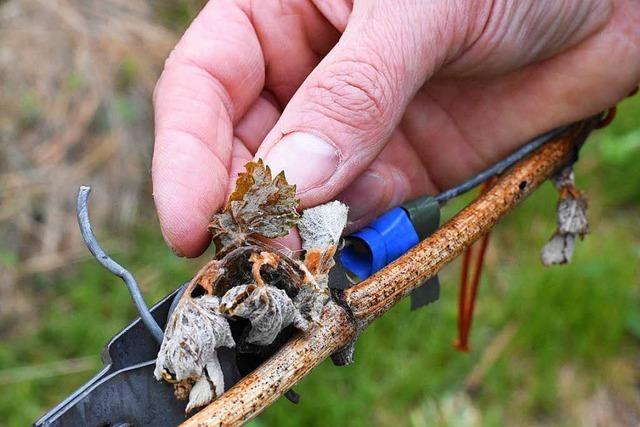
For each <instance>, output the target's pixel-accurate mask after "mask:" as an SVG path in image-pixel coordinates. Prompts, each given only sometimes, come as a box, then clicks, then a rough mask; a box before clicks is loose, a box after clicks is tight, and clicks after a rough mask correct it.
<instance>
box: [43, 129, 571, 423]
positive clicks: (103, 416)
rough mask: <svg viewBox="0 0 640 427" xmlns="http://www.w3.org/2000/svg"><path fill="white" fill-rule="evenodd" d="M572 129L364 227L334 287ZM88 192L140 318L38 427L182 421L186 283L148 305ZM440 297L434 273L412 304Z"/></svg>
mask: <svg viewBox="0 0 640 427" xmlns="http://www.w3.org/2000/svg"><path fill="white" fill-rule="evenodd" d="M567 129H568V126H564V127H561V128H557V129H554V130H552V131H549V132H547V133H545V134H542V135H540V136H538V137H536V138H534V139H533V140H531V141H529V142H528V143H527V144H526V145H524V146H522V147H521V148H520V149H518V150H517V151H515V152H514V153H512V154H511V155H509V156H508V157H506V158H505V159H503V160H502V161H500V162H498V163H496V164H495V165H493V166H491V167H490V168H488V169H486V170H484V171H482V172H480V173H479V174H478V175H476V176H474V177H473V178H471V179H469V180H467V181H465V182H464V183H462V184H461V185H459V186H457V187H454V188H452V189H450V190H447V191H446V192H443V193H441V194H439V195H437V196H423V197H420V198H418V199H416V200H413V201H410V202H408V203H405V204H404V205H402V206H400V207H396V208H393V209H391V210H390V211H388V212H386V213H384V214H383V215H381V216H380V217H378V218H377V219H376V220H374V221H373V222H371V223H370V224H369V225H367V226H366V227H364V228H362V229H361V230H359V231H358V232H356V233H354V234H352V235H350V236H348V237H345V238H344V242H343V244H342V245H341V247H340V248H339V251H338V252H337V253H336V255H335V261H336V266H335V267H334V268H333V269H332V270H331V272H330V275H329V287H330V288H332V289H336V290H344V289H346V288H348V287H350V286H353V285H354V284H355V283H357V282H359V281H361V280H365V279H366V278H368V277H369V276H371V275H372V274H374V273H376V272H377V271H379V270H381V269H382V268H384V267H385V266H386V265H388V264H390V263H391V262H393V261H394V260H396V259H397V258H399V257H400V256H402V255H403V254H404V253H406V252H407V251H408V250H410V249H411V248H412V247H413V246H415V245H416V244H417V243H418V242H420V241H421V240H423V239H425V238H427V237H428V236H429V235H431V234H432V233H433V232H434V231H436V229H437V228H438V227H439V225H440V206H441V205H442V204H444V203H445V202H446V201H448V200H450V199H451V198H453V197H456V196H458V195H459V194H462V193H464V192H466V191H468V190H470V189H471V188H473V187H475V186H477V185H478V184H480V183H482V182H484V181H486V180H487V179H488V178H491V177H493V176H496V175H499V174H500V173H502V172H503V171H504V170H506V169H507V168H509V167H510V166H512V165H513V164H515V163H516V162H518V161H519V160H521V159H522V158H524V157H525V156H527V155H528V154H530V153H531V152H533V151H535V150H537V149H538V148H539V147H540V146H542V145H543V144H545V143H546V142H548V141H550V140H552V139H553V138H555V137H557V136H559V135H561V134H562V133H564V132H566V130H567ZM89 192H90V188H89V187H81V188H80V191H79V193H78V205H77V211H78V222H79V224H80V229H81V232H82V235H83V239H84V240H85V243H86V244H87V246H88V248H89V250H90V251H91V253H92V254H93V255H94V256H95V257H96V259H97V260H98V262H100V263H101V264H102V265H103V266H105V268H107V269H108V270H109V271H111V272H113V273H114V274H116V275H117V276H119V277H120V278H122V279H123V280H124V281H125V284H126V285H127V287H128V288H129V292H130V293H131V296H132V299H133V302H134V304H135V305H136V308H137V310H138V313H139V315H140V317H139V318H137V319H136V320H134V321H133V322H132V323H131V324H129V325H128V326H127V327H125V328H124V329H123V330H122V331H120V332H119V333H118V334H116V335H115V336H114V337H113V338H112V339H111V341H109V342H108V343H107V345H106V346H105V347H104V349H103V351H102V355H101V356H102V361H103V363H104V367H103V368H102V370H101V371H100V372H98V373H97V374H96V375H95V376H94V377H93V378H92V379H91V380H89V381H88V382H87V383H86V384H84V385H83V386H81V387H80V388H79V389H78V390H76V391H75V392H74V393H72V394H71V395H70V396H69V397H67V398H66V399H65V400H64V401H62V402H61V403H60V404H58V405H57V406H56V407H55V408H53V409H51V410H50V411H49V412H48V413H46V414H45V415H44V416H42V418H40V419H39V420H38V421H36V422H35V423H34V425H35V426H42V427H45V426H47V427H53V426H65V427H66V426H71V427H73V426H87V425H90V426H105V427H106V426H112V427H116V426H118V427H125V426H144V425H153V426H175V425H178V424H180V423H181V422H183V421H184V420H185V419H186V416H185V408H186V402H184V401H179V400H177V399H176V398H175V396H174V392H173V387H172V386H171V385H170V384H168V383H166V382H158V381H156V380H155V378H154V376H153V370H154V366H155V358H156V355H157V353H158V349H159V346H160V343H161V342H162V337H163V330H164V326H165V323H166V321H167V319H168V317H169V316H170V315H171V313H172V311H173V308H174V307H175V304H176V303H177V301H178V300H179V299H180V297H181V295H182V292H183V291H184V289H185V287H186V284H183V285H181V286H179V287H178V288H177V289H175V290H174V291H173V292H171V293H170V294H169V295H167V296H166V297H165V298H163V299H162V300H160V301H159V302H157V303H156V304H155V305H154V306H153V307H151V308H150V309H149V308H148V307H147V306H146V304H145V302H144V299H143V297H142V294H141V292H140V288H139V287H138V285H137V283H136V281H135V279H134V278H133V276H132V275H131V273H129V271H127V270H126V269H125V268H124V267H122V266H120V265H119V264H117V263H116V262H115V261H113V260H112V259H111V258H110V257H109V256H108V255H107V254H106V253H105V252H104V251H103V250H102V248H101V247H100V245H99V244H98V242H97V240H96V238H95V236H94V235H93V232H92V231H91V225H90V223H89V216H88V205H87V204H88V196H89ZM439 294H440V287H439V282H438V278H437V276H434V277H432V278H430V279H428V280H427V281H426V282H425V283H423V284H422V285H421V286H420V287H418V288H417V289H416V290H415V291H414V292H413V293H412V295H411V308H412V309H416V308H419V307H422V306H424V305H427V304H430V303H432V302H434V301H436V300H437V299H438V298H439ZM219 357H220V364H221V367H222V370H223V374H224V382H225V388H226V389H228V388H230V387H231V386H232V385H233V384H235V383H236V382H238V381H239V380H240V374H239V371H238V368H237V365H236V361H235V352H234V350H233V349H226V348H224V347H221V348H220V355H219ZM296 396H297V395H295V393H292V392H291V393H289V394H288V396H287V397H288V398H289V399H290V400H292V401H294V402H295V401H296V400H297V398H296Z"/></svg>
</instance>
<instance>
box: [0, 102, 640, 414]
mask: <svg viewBox="0 0 640 427" xmlns="http://www.w3.org/2000/svg"><path fill="white" fill-rule="evenodd" d="M639 117H640V97H636V98H635V99H633V100H630V101H626V102H625V103H624V104H623V105H621V107H620V113H619V117H618V118H617V120H616V121H615V122H614V125H613V126H612V127H610V128H608V129H606V130H604V131H601V132H598V133H597V135H596V136H595V137H594V138H592V139H591V140H590V141H589V143H588V144H587V146H586V147H585V149H584V150H583V152H582V161H581V162H580V163H579V166H578V168H577V175H578V183H579V186H580V187H581V188H582V189H583V190H584V191H585V192H586V193H587V195H588V197H589V199H590V203H591V211H590V218H591V230H592V232H591V234H590V235H589V236H588V237H587V238H586V239H585V240H584V241H582V242H579V245H578V247H577V251H576V254H575V256H574V260H573V263H572V264H571V265H568V266H562V267H556V268H544V267H542V265H541V264H540V262H539V251H540V248H541V247H542V246H543V245H544V243H545V242H546V239H547V238H548V237H549V236H550V235H551V233H552V232H553V229H554V207H555V201H556V197H557V196H556V193H555V191H554V190H553V189H552V188H551V186H550V185H548V184H546V185H545V186H544V187H543V188H542V189H541V190H540V191H538V192H537V193H535V194H534V195H533V196H532V197H531V198H530V199H528V200H527V201H525V202H524V203H523V205H522V206H521V207H519V208H518V209H517V210H516V211H515V212H514V213H512V214H511V215H509V216H508V217H507V218H506V219H505V220H504V221H503V222H502V223H501V224H499V225H498V227H497V228H496V229H495V232H494V233H493V236H492V241H491V245H490V251H489V254H488V260H487V268H486V270H485V275H484V277H483V280H482V284H481V289H480V293H479V300H478V306H477V312H476V317H475V319H474V328H473V331H472V347H473V351H472V352H471V353H469V354H461V353H458V352H456V351H454V350H453V348H452V345H451V343H452V341H453V339H454V336H455V331H456V316H457V313H456V295H457V280H458V269H459V265H458V263H457V262H456V263H454V264H453V265H451V266H448V267H447V268H445V270H444V271H443V272H442V275H441V279H442V289H443V294H442V298H441V300H440V301H439V302H438V303H437V304H435V305H433V306H430V307H428V308H427V309H424V310H420V311H418V312H416V313H410V312H409V308H408V303H407V302H403V303H401V304H400V305H399V306H397V307H395V308H394V309H393V310H391V312H389V313H388V314H387V315H385V316H384V317H383V318H382V319H380V320H379V321H377V322H375V323H374V324H373V325H372V326H371V327H370V328H369V329H368V330H366V331H365V332H364V333H363V334H362V336H361V338H360V339H359V341H358V345H357V350H356V363H355V364H354V365H352V366H349V367H342V368H336V367H333V366H332V365H331V364H330V363H329V362H325V363H324V364H322V366H320V367H319V368H318V369H316V370H315V371H313V373H312V374H311V375H309V376H308V377H307V378H305V379H304V380H303V381H302V382H301V383H300V384H299V385H298V386H297V387H296V390H297V391H298V392H299V393H300V394H301V395H302V400H301V403H300V404H299V405H297V406H294V405H292V404H291V403H289V402H288V401H286V400H284V399H280V400H278V401H277V402H276V403H275V404H274V405H273V406H271V407H270V408H269V409H267V410H266V411H265V412H264V413H263V414H262V415H261V416H260V417H259V418H258V419H257V420H255V421H253V425H255V426H276V425H277V426H288V425H291V426H294V425H308V426H321V425H323V426H324V425H347V426H369V425H406V426H423V425H443V426H444V425H455V426H459V425H460V426H466V425H483V426H493V425H504V424H518V425H527V424H533V423H538V422H546V423H550V424H554V425H576V424H579V420H578V419H576V418H575V413H573V412H570V411H568V408H570V407H572V402H579V401H580V400H582V399H585V398H587V397H589V396H591V395H592V394H593V392H594V391H595V390H598V389H600V388H602V387H608V386H611V385H612V384H613V385H615V384H617V383H618V382H619V377H620V375H619V373H617V372H616V371H615V370H614V369H612V366H618V365H619V364H620V363H622V364H623V365H624V364H625V363H627V362H628V361H630V360H632V359H633V358H634V357H637V353H638V340H639V339H640V315H639V314H638V313H639V310H638V308H639V303H640V293H639V288H638V284H639V283H640V280H639V279H640V271H639V267H638V265H640V263H639V261H640V168H639V167H638V166H637V165H638V164H639V163H640V123H639ZM459 205H460V202H458V203H454V204H453V205H452V206H450V207H449V208H448V209H447V215H449V216H450V215H452V214H453V213H454V211H455V209H456V208H458V207H459ZM123 242H124V243H127V242H128V244H126V245H124V244H121V243H123ZM107 246H108V248H110V249H113V248H116V247H122V248H123V249H121V250H120V252H119V253H117V254H116V255H117V259H119V260H121V261H122V262H123V263H124V264H125V265H127V266H130V267H131V268H132V270H133V271H134V272H136V273H137V274H138V276H139V277H140V278H141V282H142V283H143V285H144V291H145V295H146V296H147V301H149V302H151V301H155V300H157V299H159V298H160V297H162V296H163V295H164V294H166V293H168V292H169V291H170V290H171V289H173V288H174V287H175V286H176V285H177V284H179V283H180V282H182V281H184V280H185V279H187V278H188V277H189V275H190V274H192V273H193V272H194V271H195V269H196V268H197V265H198V264H200V263H201V262H203V261H202V260H200V261H196V262H193V261H185V260H180V259H177V258H175V257H174V256H173V255H172V254H171V252H170V251H169V250H168V249H166V247H165V246H164V244H163V242H162V238H161V237H160V236H159V231H158V228H157V224H156V223H155V222H154V221H148V222H147V223H142V224H140V227H139V228H138V230H136V231H135V233H134V236H133V238H130V239H128V240H127V239H118V240H115V241H111V242H109V244H108V245H107ZM23 286H25V287H27V289H28V290H29V291H31V292H33V293H37V294H38V295H39V300H41V301H46V302H47V303H46V304H43V306H42V309H41V311H40V313H39V319H38V322H37V324H38V325H39V326H38V328H36V329H33V330H29V331H27V333H26V334H24V335H23V336H20V337H18V338H14V339H9V340H7V341H5V342H3V343H2V345H1V346H0V369H2V370H6V369H10V368H15V367H22V366H29V365H37V364H42V363H47V362H52V361H58V360H63V359H70V358H77V357H84V356H94V357H95V368H96V370H97V369H98V367H99V359H98V357H97V356H98V354H99V352H100V349H101V347H102V346H103V345H104V343H105V342H106V341H107V340H108V339H109V338H110V337H111V336H112V335H113V334H114V333H116V332H117V331H118V330H120V329H121V328H122V327H123V326H125V325H126V324H127V323H128V322H130V321H131V320H132V319H133V318H134V316H135V314H134V309H133V306H132V304H131V303H130V300H129V296H128V294H127V292H126V289H125V288H124V286H123V285H122V283H121V282H119V281H118V280H117V279H115V278H114V277H113V276H111V275H110V274H108V273H107V272H105V271H104V270H103V269H102V268H101V267H99V266H98V265H97V264H96V263H95V262H93V261H90V260H87V261H84V262H81V263H80V264H78V266H77V268H76V269H75V271H74V273H73V274H71V275H69V276H66V277H63V278H57V279H56V280H53V279H51V278H48V277H40V276H39V277H34V278H32V279H31V280H29V281H28V282H26V283H24V284H23ZM505 328H515V331H516V332H515V335H514V336H513V339H511V340H510V341H509V342H508V343H507V344H506V346H505V347H504V348H503V349H502V351H501V352H500V353H499V354H498V355H497V358H496V360H495V361H494V363H492V364H490V366H488V369H487V371H486V373H485V375H484V376H483V378H482V381H481V384H480V387H479V388H478V389H477V390H475V391H474V392H473V393H472V394H470V395H466V394H465V393H464V392H463V391H464V386H465V382H466V380H467V377H468V375H469V374H470V372H471V371H472V370H473V369H474V367H476V366H477V364H478V362H479V361H480V360H481V359H482V358H483V357H485V353H486V352H487V351H488V350H487V349H489V348H491V344H492V342H494V340H495V339H496V337H497V336H499V335H500V334H501V332H502V331H503V330H505ZM567 372H576V373H577V374H576V376H577V377H578V378H579V381H578V382H577V383H575V384H573V385H574V386H575V387H573V388H572V391H571V392H570V393H568V395H567V392H566V388H567V387H566V384H565V383H564V382H563V381H564V380H562V378H565V377H566V373H567ZM92 375H93V372H91V371H90V372H86V371H85V372H82V373H77V374H71V375H63V376H56V377H51V378H45V379H37V380H23V381H18V382H14V383H11V384H0V425H6V426H14V425H15V426H18V425H25V424H28V423H30V422H33V421H34V420H35V419H36V418H37V417H38V416H39V415H41V414H42V413H43V412H44V411H45V410H46V409H48V408H49V407H51V406H53V405H54V404H56V403H57V402H58V401H60V400H61V399H62V398H64V397H65V396H66V395H68V394H69V393H71V392H72V391H73V390H74V389H75V388H77V387H78V386H79V385H81V384H82V383H83V382H84V381H86V380H87V379H88V378H90V377H91V376H92ZM574 389H575V390H574ZM451 408H454V409H451ZM572 417H574V418H572Z"/></svg>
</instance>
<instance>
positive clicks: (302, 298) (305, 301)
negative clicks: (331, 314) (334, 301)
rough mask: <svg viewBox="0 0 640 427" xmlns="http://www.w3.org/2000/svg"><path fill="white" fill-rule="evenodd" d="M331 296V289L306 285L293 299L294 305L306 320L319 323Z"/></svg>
mask: <svg viewBox="0 0 640 427" xmlns="http://www.w3.org/2000/svg"><path fill="white" fill-rule="evenodd" d="M329 296H330V294H329V289H321V288H318V287H315V286H311V285H310V284H306V285H303V286H302V288H301V289H300V292H298V295H296V296H295V298H294V299H293V305H294V307H295V308H296V310H298V312H299V313H300V315H301V316H302V317H303V318H304V319H306V320H309V321H312V322H315V323H319V322H320V316H321V315H322V310H323V309H324V306H325V305H326V304H327V302H328V301H329Z"/></svg>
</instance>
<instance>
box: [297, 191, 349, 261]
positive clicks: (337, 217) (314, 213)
mask: <svg viewBox="0 0 640 427" xmlns="http://www.w3.org/2000/svg"><path fill="white" fill-rule="evenodd" d="M348 212H349V208H348V207H347V205H345V204H344V203H341V202H338V201H333V202H329V203H325V204H324V205H320V206H316V207H314V208H309V209H305V210H304V211H303V212H302V218H301V219H300V223H299V224H298V230H299V231H300V237H301V238H302V249H304V250H310V249H317V248H320V249H327V248H328V247H329V246H336V245H337V244H338V241H339V240H340V236H341V235H342V231H343V230H344V227H345V226H346V225H347V213H348Z"/></svg>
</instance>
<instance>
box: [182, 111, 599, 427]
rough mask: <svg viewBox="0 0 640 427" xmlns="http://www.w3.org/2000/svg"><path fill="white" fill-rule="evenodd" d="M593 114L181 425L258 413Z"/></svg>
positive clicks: (424, 271) (496, 211)
mask: <svg viewBox="0 0 640 427" xmlns="http://www.w3.org/2000/svg"><path fill="white" fill-rule="evenodd" d="M592 127H593V120H589V121H586V122H583V123H581V124H579V125H576V126H575V127H574V128H573V129H572V131H571V132H569V133H568V134H567V135H565V136H563V137H560V138H558V139H556V140H553V141H551V142H549V143H547V144H546V145H545V146H543V147H542V148H540V149H539V150H538V151H537V152H535V153H534V154H532V155H531V156H529V157H528V158H527V159H525V160H524V161H522V162H521V163H520V164H518V165H516V166H515V167H514V168H513V169H512V170H510V171H508V172H507V173H505V174H504V175H503V176H502V177H501V178H500V179H499V180H498V181H497V182H496V184H495V185H494V186H493V187H492V188H491V189H490V190H488V191H487V192H486V193H484V194H482V195H481V196H480V197H479V198H478V199H476V200H475V201H474V202H472V203H471V204H470V205H469V206H467V207H466V208H465V209H463V210H462V211H461V212H460V213H458V214H457V215H456V216H455V217H454V218H453V219H451V220H450V221H449V222H447V223H446V224H445V225H443V226H442V227H441V228H440V229H439V230H438V231H436V232H435V233H434V234H433V235H432V236H431V237H429V238H428V239H426V240H424V241H422V242H421V243H419V244H418V245H417V246H415V247H414V248H413V249H411V250H410V251H409V252H408V253H407V254H405V255H404V256H402V257H401V258H399V259H398V260H396V261H395V262H393V263H392V264H390V265H389V266H387V267H386V268H384V269H383V270H381V271H379V272H378V273H376V274H375V275H373V276H372V277H370V278H369V279H367V280H365V281H363V282H361V283H359V284H357V285H355V286H354V287H352V288H350V289H347V290H346V291H345V292H344V295H343V302H344V304H345V305H346V306H348V307H349V313H348V312H347V310H346V309H345V308H343V306H342V305H339V304H337V303H334V302H331V303H329V304H328V305H327V306H326V308H325V310H324V312H323V315H322V318H321V326H319V327H317V328H315V329H313V330H311V331H310V332H308V333H307V334H306V335H301V336H298V337H296V338H294V339H293V340H292V341H291V342H289V343H288V344H287V345H285V346H284V347H283V348H282V349H281V350H280V351H279V352H277V353H276V354H275V355H274V356H273V357H271V358H270V359H269V360H268V361H267V362H265V363H264V364H263V365H261V366H260V367H258V368H257V369H256V370H255V371H253V372H252V373H251V374H249V375H248V376H246V377H245V378H243V379H242V380H241V381H240V382H239V383H238V384H236V385H235V386H234V387H232V388H231V389H230V390H228V391H227V392H225V393H224V394H223V395H222V396H220V398H218V399H217V400H215V401H214V402H212V403H211V404H210V405H209V406H207V407H206V408H204V409H203V410H202V411H201V412H199V413H198V414H196V415H195V416H193V417H192V418H191V419H189V420H187V421H186V422H185V423H183V424H182V425H183V426H187V427H189V426H191V427H192V426H218V425H223V426H234V425H239V424H242V423H243V422H245V421H247V420H249V419H250V418H252V417H254V416H256V415H257V414H258V413H260V412H261V411H262V410H264V409H265V408H266V407H267V406H268V405H269V404H270V403H272V402H273V401H274V400H275V399H276V398H278V396H280V395H282V394H283V393H284V392H286V391H287V390H289V389H290V388H291V387H293V386H294V385H295V384H296V383H297V382H298V381H299V380H300V379H302V378H303V377H304V376H305V375H306V374H307V373H309V372H310V371H311V370H312V369H313V368H315V367H316V366H317V365H318V364H320V362H322V361H323V360H324V359H325V358H326V357H327V356H329V355H330V354H332V353H333V352H335V351H337V350H339V349H341V348H343V347H344V346H345V345H347V344H348V343H349V342H351V340H353V339H354V338H355V337H356V336H357V335H358V333H359V331H361V330H362V329H363V328H365V327H366V326H367V325H368V324H369V323H371V322H372V321H374V320H375V319H377V318H378V317H380V316H382V315H383V314H384V313H386V312H387V311H388V310H389V309H390V308H391V307H393V306H394V305H395V304H396V303H397V302H398V301H399V300H400V299H401V298H403V297H404V296H406V295H408V294H409V293H410V292H411V291H412V290H413V289H415V288H416V287H417V286H418V285H419V284H420V283H422V282H423V281H424V280H425V279H427V278H429V277H431V276H433V275H435V274H436V273H437V272H438V270H440V269H441V268H442V267H443V266H444V265H445V264H447V263H449V262H450V261H451V260H453V259H454V258H455V257H457V256H458V255H459V254H460V253H461V252H462V251H464V249H465V248H467V247H468V246H469V245H471V244H472V243H473V242H475V241H476V240H477V239H478V238H479V237H481V236H482V235H484V234H485V233H487V232H488V231H489V230H490V229H491V228H492V227H493V226H494V225H495V224H496V223H497V222H498V220H499V219H500V218H502V217H503V216H504V215H505V214H506V213H508V212H509V211H510V210H511V209H512V208H513V207H514V206H516V205H517V204H518V203H519V202H520V201H522V200H523V199H524V198H525V197H526V196H527V195H529V194H530V193H531V192H533V191H534V190H535V189H536V188H537V187H538V186H539V185H540V184H541V183H542V182H544V181H545V180H546V179H547V178H549V177H550V176H551V174H553V173H554V172H555V171H556V170H558V169H559V168H560V167H561V166H563V165H564V164H565V163H567V162H568V161H569V160H570V159H571V158H572V156H573V155H574V149H575V140H576V139H577V138H576V136H577V135H578V134H579V133H580V132H581V131H582V130H583V129H585V128H588V129H591V128H592Z"/></svg>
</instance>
